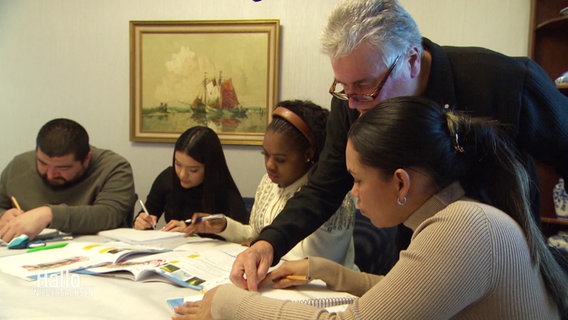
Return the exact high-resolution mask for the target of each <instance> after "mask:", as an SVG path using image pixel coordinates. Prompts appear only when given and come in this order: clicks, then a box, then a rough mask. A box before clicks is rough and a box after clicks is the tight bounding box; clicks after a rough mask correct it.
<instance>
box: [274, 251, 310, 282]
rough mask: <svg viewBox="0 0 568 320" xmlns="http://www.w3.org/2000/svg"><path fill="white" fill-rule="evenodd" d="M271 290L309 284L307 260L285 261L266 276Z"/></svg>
mask: <svg viewBox="0 0 568 320" xmlns="http://www.w3.org/2000/svg"><path fill="white" fill-rule="evenodd" d="M267 278H268V280H272V287H273V288H279V289H282V288H288V287H293V286H299V285H303V284H306V283H308V282H310V280H311V278H310V270H309V264H308V259H307V258H306V259H302V260H295V261H285V262H284V263H283V264H282V265H281V266H280V267H278V268H276V269H275V270H274V271H272V272H271V273H270V274H268V276H267Z"/></svg>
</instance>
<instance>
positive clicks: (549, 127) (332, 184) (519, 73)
mask: <svg viewBox="0 0 568 320" xmlns="http://www.w3.org/2000/svg"><path fill="white" fill-rule="evenodd" d="M423 44H424V48H425V50H427V51H429V52H430V53H431V54H432V67H431V72H430V78H429V79H428V86H427V88H426V92H425V93H424V96H425V97H427V98H430V99H432V100H434V101H436V102H437V103H439V104H440V105H442V106H443V105H446V104H448V105H449V107H451V108H453V109H454V110H463V111H470V112H471V114H472V115H473V116H486V117H491V118H494V119H497V120H499V121H500V122H502V123H506V124H510V130H509V133H510V137H511V138H512V140H513V141H514V142H515V144H516V146H517V149H518V150H519V152H520V154H521V156H522V157H523V159H525V160H526V161H527V166H528V170H529V173H530V175H531V177H532V179H533V181H535V183H534V184H533V185H532V186H531V187H532V190H531V191H532V194H533V199H538V196H536V195H538V190H537V187H538V185H537V183H536V181H537V176H536V170H535V167H534V163H533V162H532V161H533V159H537V160H539V161H541V162H543V163H545V164H549V165H552V166H554V167H555V168H556V170H557V171H558V172H559V174H560V175H561V176H562V177H563V178H564V179H565V181H568V180H567V178H568V121H567V119H568V98H567V97H566V96H564V95H563V94H562V93H560V91H559V90H558V89H557V88H556V86H555V85H554V82H553V81H552V80H551V79H550V77H549V76H548V75H547V74H546V72H545V71H544V70H543V69H542V68H541V67H540V66H539V65H537V64H536V63H535V62H534V61H532V60H530V59H528V58H511V57H507V56H505V55H502V54H500V53H497V52H493V51H490V50H487V49H483V48H465V47H462V48H458V47H441V46H439V45H437V44H435V43H433V42H431V41H429V40H428V39H423ZM347 104H348V103H347V101H341V100H338V99H336V98H333V99H332V102H331V112H330V114H329V118H328V121H327V137H326V141H325V145H324V149H323V151H322V154H321V156H320V160H319V161H318V163H317V164H316V167H315V170H314V171H313V175H312V176H311V177H310V181H309V183H308V184H307V185H306V186H304V187H303V188H302V190H301V191H299V192H298V193H296V195H295V196H294V197H292V198H291V199H290V200H288V202H287V203H286V206H285V207H284V209H283V211H282V212H281V213H280V214H279V215H278V216H277V217H276V218H275V219H274V221H273V222H272V224H270V225H268V226H266V227H265V228H264V229H263V230H262V232H261V233H260V235H259V237H258V238H257V240H266V241H268V242H269V243H271V244H272V246H273V247H274V260H273V262H274V263H277V262H278V261H279V259H280V257H282V256H283V255H284V254H285V253H286V252H288V250H290V249H291V248H292V247H293V246H294V245H295V244H296V243H298V242H299V241H300V240H301V239H303V238H305V237H306V236H308V235H309V234H311V233H312V232H313V231H314V230H316V229H317V228H318V227H319V226H320V225H321V224H322V223H323V222H325V221H326V220H327V219H328V218H329V217H330V215H331V214H332V213H333V212H335V210H336V209H337V208H338V207H339V205H340V204H341V201H342V199H343V198H344V196H345V194H346V193H347V192H348V191H349V190H350V188H351V187H352V186H353V179H352V178H351V176H350V175H349V173H348V172H347V170H346V168H345V147H346V144H347V133H348V131H349V128H350V127H351V124H352V123H353V122H354V121H355V120H356V119H357V118H358V116H359V113H358V111H357V110H353V109H349V108H348V105H347ZM533 207H534V208H538V206H537V205H533ZM535 214H536V215H538V212H535Z"/></svg>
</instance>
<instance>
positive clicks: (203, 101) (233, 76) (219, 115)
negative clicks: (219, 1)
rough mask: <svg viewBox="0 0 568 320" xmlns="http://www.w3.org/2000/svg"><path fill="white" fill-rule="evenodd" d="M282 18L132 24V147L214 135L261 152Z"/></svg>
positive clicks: (274, 86)
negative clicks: (205, 131) (190, 131)
mask: <svg viewBox="0 0 568 320" xmlns="http://www.w3.org/2000/svg"><path fill="white" fill-rule="evenodd" d="M279 28H280V22H279V20H277V19H266V20H219V21H130V140H131V141H139V142H175V141H176V139H177V138H178V137H179V135H180V134H181V133H182V132H183V131H185V130H186V129H187V128H189V127H192V126H195V125H205V126H208V127H210V128H212V129H213V130H214V131H215V132H217V134H218V135H219V138H220V139H221V142H222V143H223V144H238V145H260V144H262V139H263V137H264V131H265V129H266V126H267V125H268V123H269V121H270V119H271V117H272V108H273V106H274V104H275V103H276V102H277V89H278V68H279V65H278V52H279Z"/></svg>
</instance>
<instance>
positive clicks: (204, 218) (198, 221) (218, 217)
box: [185, 213, 225, 224]
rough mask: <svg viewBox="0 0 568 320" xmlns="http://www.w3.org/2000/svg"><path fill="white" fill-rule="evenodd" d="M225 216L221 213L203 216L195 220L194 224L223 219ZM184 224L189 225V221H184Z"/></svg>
mask: <svg viewBox="0 0 568 320" xmlns="http://www.w3.org/2000/svg"><path fill="white" fill-rule="evenodd" d="M223 218H225V215H224V214H222V213H217V214H212V215H210V216H203V217H199V218H197V219H195V223H200V222H201V221H207V220H213V219H223ZM185 224H191V219H187V220H185Z"/></svg>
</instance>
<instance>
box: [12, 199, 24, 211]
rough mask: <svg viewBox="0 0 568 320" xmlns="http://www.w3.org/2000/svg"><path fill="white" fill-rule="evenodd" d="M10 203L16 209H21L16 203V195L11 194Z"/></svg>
mask: <svg viewBox="0 0 568 320" xmlns="http://www.w3.org/2000/svg"><path fill="white" fill-rule="evenodd" d="M11 198H12V204H13V205H14V207H15V208H16V209H18V210H22V208H21V207H20V204H19V203H18V200H16V197H14V196H12V197H11Z"/></svg>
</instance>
